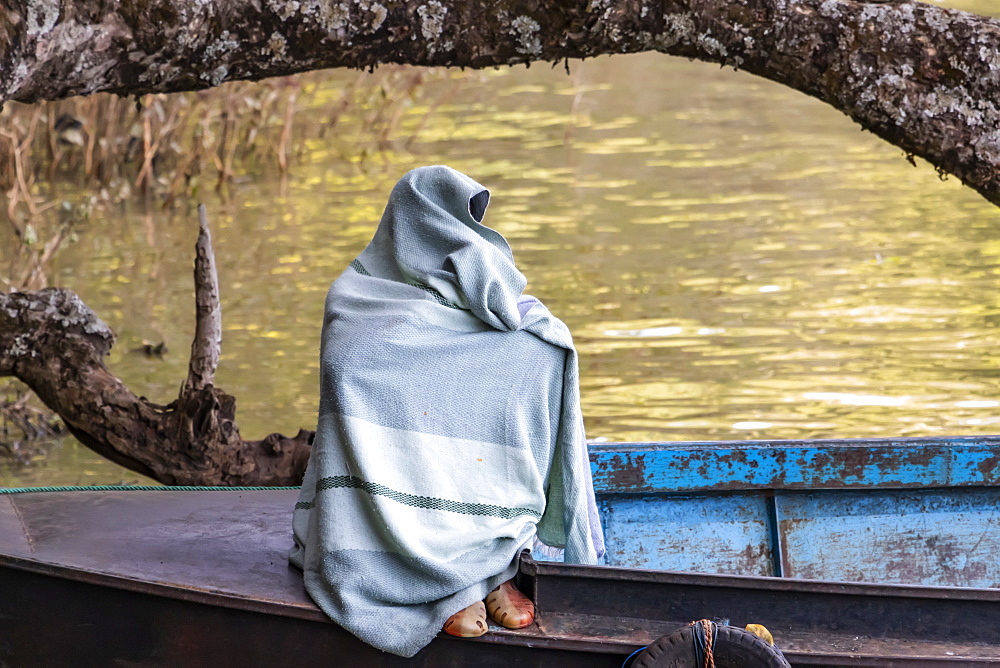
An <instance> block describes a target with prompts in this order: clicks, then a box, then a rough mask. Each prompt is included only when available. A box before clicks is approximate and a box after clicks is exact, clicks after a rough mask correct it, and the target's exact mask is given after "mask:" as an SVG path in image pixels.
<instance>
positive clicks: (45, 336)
mask: <svg viewBox="0 0 1000 668" xmlns="http://www.w3.org/2000/svg"><path fill="white" fill-rule="evenodd" d="M202 246H203V244H202V240H201V239H199V252H201V250H202ZM204 246H205V248H207V252H208V254H209V255H210V254H211V249H210V246H208V245H207V241H206V244H204ZM215 301H216V304H217V303H218V294H217V288H216V294H215ZM199 315H201V312H200V311H199ZM209 319H210V320H212V321H213V323H214V325H215V326H216V327H217V326H218V320H219V319H218V313H217V312H216V313H215V314H214V315H213V316H211V317H209ZM210 339H211V337H208V339H206V340H210ZM198 341H199V337H197V336H196V338H195V345H194V346H193V347H197V344H198ZM214 341H215V342H216V344H217V342H218V338H217V337H216V338H215V339H214ZM114 342H115V335H114V332H112V331H111V329H110V328H109V327H108V326H107V325H106V324H105V323H104V322H103V321H102V320H101V319H100V318H98V317H97V315H96V314H95V313H94V312H93V311H91V310H90V309H89V308H88V307H87V305H86V304H84V303H83V301H81V300H80V298H79V297H78V296H77V295H76V294H75V293H73V292H71V291H69V290H62V289H54V288H49V289H45V290H41V291H39V292H35V293H16V292H15V293H10V294H0V377H4V376H14V377H16V378H18V379H20V380H21V381H23V382H24V383H25V384H27V385H28V387H30V388H31V389H32V390H33V391H34V392H35V394H37V395H38V397H39V398H40V399H41V400H42V402H43V403H45V405H46V406H48V407H49V408H50V409H51V410H53V411H55V412H56V413H58V414H59V416H60V417H61V418H62V419H63V422H65V423H66V426H67V428H68V429H69V431H70V432H71V433H72V434H73V435H74V436H76V438H77V439H78V440H79V441H80V442H81V443H83V444H84V445H86V446H87V447H89V448H90V449H92V450H94V451H95V452H97V453H98V454H100V455H102V456H104V457H106V458H108V459H110V460H111V461H113V462H116V463H118V464H120V465H122V466H124V467H125V468H127V469H130V470H132V471H136V472H138V473H141V474H143V475H146V476H149V477H151V478H154V479H156V480H159V481H160V482H163V483H166V484H171V485H297V484H299V483H300V482H301V479H302V475H303V473H304V472H305V466H306V462H307V461H308V458H309V451H310V447H311V444H312V438H313V433H312V432H310V431H306V430H300V431H299V433H298V434H297V435H295V436H294V437H291V438H289V437H285V436H282V435H280V434H271V435H270V436H268V437H267V438H265V439H263V440H261V441H244V440H243V439H242V437H241V436H240V433H239V429H238V428H237V426H236V421H235V420H236V400H235V399H234V398H233V397H231V396H230V395H228V394H226V393H225V392H223V391H222V390H220V389H218V388H216V387H213V386H212V385H211V383H210V382H204V381H206V380H208V381H210V380H211V374H210V373H209V374H208V375H207V376H206V375H205V373H202V374H201V375H200V376H199V377H198V380H197V381H196V382H195V383H193V384H192V385H191V386H190V387H188V386H187V385H185V388H184V389H183V390H182V391H181V394H180V396H179V397H178V399H177V400H176V401H174V402H172V403H171V404H169V405H166V406H161V405H158V404H155V403H153V402H151V401H149V400H148V399H146V398H144V397H137V396H136V395H135V394H133V393H132V392H131V391H130V390H129V389H128V388H127V387H126V386H125V384H124V383H122V382H121V381H120V380H119V379H118V378H116V377H115V376H114V375H113V374H111V372H110V371H108V369H107V367H106V366H105V365H104V357H105V355H107V353H108V352H109V351H110V350H111V347H112V346H113V345H114ZM215 348H216V352H217V349H218V347H217V345H216V346H215ZM215 359H216V360H217V359H218V357H217V356H216V358H215ZM214 365H215V362H214V361H211V362H209V363H208V364H207V366H206V368H209V369H210V370H211V371H214Z"/></svg>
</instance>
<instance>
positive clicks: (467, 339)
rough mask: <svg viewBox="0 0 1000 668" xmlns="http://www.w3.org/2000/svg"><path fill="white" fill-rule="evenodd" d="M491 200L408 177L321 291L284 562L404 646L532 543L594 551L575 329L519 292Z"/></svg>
mask: <svg viewBox="0 0 1000 668" xmlns="http://www.w3.org/2000/svg"><path fill="white" fill-rule="evenodd" d="M488 202H489V192H488V191H487V190H486V189H485V188H483V187H482V186H481V185H479V184H478V183H476V182H475V181H473V180H472V179H470V178H468V177H467V176H465V175H463V174H460V173H459V172H456V171H455V170H453V169H450V168H448V167H442V166H436V167H423V168H420V169H415V170H413V171H411V172H409V173H408V174H406V175H405V176H404V177H403V178H402V179H400V181H399V182H398V183H397V184H396V186H395V188H393V191H392V194H391V195H390V197H389V202H388V205H387V206H386V209H385V213H384V214H383V216H382V221H381V223H380V224H379V227H378V230H377V231H376V233H375V236H374V238H373V239H372V241H371V243H370V244H369V245H368V247H367V248H365V250H364V251H363V252H362V253H361V255H359V256H358V257H357V259H355V260H354V261H353V262H352V263H351V266H350V268H348V269H347V270H346V271H345V272H344V273H343V274H342V275H341V276H340V278H338V279H337V281H336V282H335V283H334V284H333V286H332V287H331V288H330V292H329V295H328V296H327V300H326V316H325V320H324V323H323V340H322V349H321V371H320V383H321V386H320V387H321V389H320V407H319V425H318V428H317V430H316V439H315V442H314V444H313V448H312V455H311V458H310V461H309V466H308V469H307V471H306V475H305V480H304V482H303V485H302V493H301V495H300V498H299V502H298V503H297V504H296V507H295V516H294V520H293V529H294V536H295V546H294V548H293V549H292V552H291V554H290V560H291V562H292V563H293V564H294V565H296V566H298V567H300V568H302V569H303V571H304V577H305V586H306V589H307V590H308V592H309V594H310V596H311V597H312V598H313V600H314V601H315V602H316V604H317V605H318V606H319V607H320V608H322V609H323V610H324V611H325V612H326V613H327V614H328V615H329V616H330V617H331V618H332V619H333V620H334V621H336V622H337V623H338V624H340V625H341V626H343V627H344V628H346V629H347V630H348V631H350V632H351V633H353V634H355V635H356V636H358V637H359V638H361V639H362V640H364V641H365V642H367V643H369V644H371V645H374V646H375V647H378V648H380V649H383V650H385V651H388V652H393V653H395V654H399V655H402V656H413V655H414V654H415V653H416V652H417V651H419V650H420V648H421V647H423V646H424V645H426V644H427V643H428V642H430V641H431V640H432V639H433V638H434V636H435V635H436V634H437V633H438V631H439V630H440V628H441V625H442V624H443V623H444V621H445V620H446V619H447V618H448V617H449V616H450V615H451V614H453V613H455V612H457V611H459V610H461V609H462V608H465V607H466V606H468V605H470V604H472V603H474V602H475V601H477V600H481V599H483V598H484V597H485V596H486V594H487V593H489V592H490V590H492V589H493V588H494V587H496V586H497V585H498V584H500V583H501V582H503V581H505V580H507V579H509V578H511V577H512V576H513V574H514V572H515V569H516V565H517V556H518V553H519V552H520V551H521V550H522V549H523V548H526V547H528V548H530V547H531V546H532V545H533V543H535V544H537V543H536V539H537V540H538V541H540V542H541V543H543V544H545V545H547V546H553V547H558V548H565V559H566V561H569V562H576V563H584V564H593V563H597V562H598V560H599V559H600V558H601V556H602V555H603V552H604V541H603V536H602V534H601V528H600V522H599V519H598V516H597V510H596V506H595V503H594V492H593V486H592V482H591V477H590V463H589V460H588V457H587V446H586V442H585V440H584V433H583V419H582V416H581V413H580V393H579V380H578V371H577V357H576V351H575V350H574V348H573V341H572V338H571V337H570V333H569V330H568V329H567V328H566V326H565V325H564V324H563V323H562V322H561V321H560V320H558V319H557V318H556V317H555V316H553V315H552V314H551V313H549V311H548V309H546V308H545V306H543V305H542V303H541V302H539V301H538V300H537V299H535V298H533V297H530V296H527V295H522V294H521V292H522V290H523V289H524V287H525V284H526V281H525V278H524V276H523V275H522V274H521V273H520V272H519V271H518V270H517V268H516V267H515V266H514V261H513V257H512V254H511V251H510V246H508V245H507V242H506V240H505V239H504V238H503V237H502V236H500V235H499V234H498V233H497V232H495V231H493V230H491V229H489V228H487V227H485V226H483V225H482V224H481V221H482V219H483V215H484V213H485V211H486V206H487V204H488Z"/></svg>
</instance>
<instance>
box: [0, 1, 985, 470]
mask: <svg viewBox="0 0 1000 668" xmlns="http://www.w3.org/2000/svg"><path fill="white" fill-rule="evenodd" d="M953 4H954V5H955V6H957V3H953ZM962 6H963V7H966V8H968V9H973V10H977V11H982V12H986V11H988V10H989V9H990V8H991V7H992V2H980V3H976V2H967V3H962ZM571 70H572V73H571V74H570V75H569V76H567V75H566V73H565V71H564V70H563V69H562V68H559V69H550V68H549V67H547V66H537V65H536V66H535V67H532V68H531V69H530V70H525V69H524V68H521V69H518V70H514V71H503V72H488V73H485V74H483V73H474V74H464V75H460V74H455V75H454V76H452V77H450V78H445V79H442V80H439V81H436V82H434V83H431V84H429V85H431V86H434V87H437V89H436V90H434V91H433V92H434V95H431V96H427V99H432V100H434V104H436V105H438V106H437V108H436V109H434V110H433V113H431V114H429V115H428V112H429V111H430V110H429V108H428V107H426V106H425V107H419V106H415V107H413V108H411V109H410V110H409V111H408V112H407V115H406V116H405V117H404V118H403V120H402V123H401V126H400V129H399V131H398V133H397V135H398V136H397V137H396V141H395V142H394V144H393V146H391V147H389V149H388V150H387V152H386V153H385V154H382V155H378V156H374V157H369V158H367V159H366V160H365V161H364V162H363V163H362V165H363V166H362V167H360V168H359V167H358V161H357V157H356V156H351V155H345V154H343V152H340V151H338V150H336V149H335V148H334V147H332V146H329V145H324V144H323V143H321V142H312V143H311V144H310V145H309V146H308V147H307V150H306V153H305V154H304V155H303V156H302V158H301V160H300V162H299V164H298V165H297V166H296V167H295V169H294V171H293V174H292V175H291V178H290V179H289V180H288V181H287V182H285V183H282V182H281V181H280V180H279V179H277V178H274V179H271V178H254V179H251V180H248V181H246V182H244V183H242V184H240V185H239V186H237V187H236V188H235V189H234V190H233V191H232V192H231V193H230V194H229V197H228V198H227V199H226V200H222V199H220V198H219V197H217V196H215V195H211V196H208V197H207V199H206V202H207V204H208V205H209V208H210V212H211V218H212V219H213V224H214V226H215V232H214V233H215V240H216V250H217V255H218V262H219V273H220V279H221V287H222V294H223V321H224V327H225V334H224V342H223V353H224V354H223V359H222V364H221V367H220V369H219V372H218V377H217V381H218V384H219V385H220V386H221V387H223V388H224V389H226V390H227V391H228V392H230V393H231V394H233V395H235V396H236V397H237V398H238V407H239V408H238V413H237V418H238V422H239V425H240V427H241V431H242V433H243V434H244V436H247V437H254V438H256V437H261V436H263V435H265V434H266V433H268V432H270V431H283V432H286V433H287V432H293V433H294V431H296V430H297V429H298V428H299V427H311V426H312V425H313V424H314V421H315V406H316V403H317V398H318V397H317V350H318V336H319V327H320V323H321V318H322V307H323V297H324V294H325V292H326V290H327V287H328V285H329V283H330V282H331V281H332V280H333V279H334V278H335V277H336V276H337V274H338V273H339V272H340V271H341V270H342V268H343V267H344V266H345V265H346V264H347V262H349V261H350V259H351V258H352V257H353V256H354V255H356V254H357V253H358V252H359V251H360V250H361V248H362V247H363V246H364V245H365V243H366V242H367V241H368V239H369V238H370V235H371V233H372V231H373V229H374V225H375V223H376V222H377V220H378V217H379V215H380V213H381V209H382V206H383V205H384V202H385V198H386V196H387V195H388V192H389V190H390V188H391V187H392V184H393V183H394V182H395V180H396V179H397V178H398V177H399V176H400V175H401V174H402V173H403V172H405V171H406V170H408V169H410V168H412V167H414V166H417V165H422V164H428V163H447V164H450V165H452V166H454V167H456V168H457V169H460V170H462V171H464V172H466V173H468V174H470V175H472V176H473V177H474V178H476V179H477V180H479V181H480V182H482V183H484V184H485V185H487V186H488V187H489V188H490V189H491V191H492V193H493V200H492V203H491V205H490V209H489V211H488V212H487V218H486V222H487V223H489V224H491V225H493V226H495V227H496V228H497V229H499V230H500V231H501V232H502V233H503V234H505V235H506V236H507V238H508V239H509V240H510V242H511V245H512V246H513V248H514V252H515V258H516V260H517V261H518V263H519V264H520V265H521V267H522V269H523V271H524V272H525V274H526V275H527V276H528V277H529V281H530V283H529V287H528V291H529V292H532V293H533V294H536V295H537V296H539V297H541V298H542V299H543V300H544V301H545V302H546V303H547V304H548V305H549V307H550V308H551V309H552V310H553V311H554V312H555V313H556V314H557V315H559V316H561V317H562V318H563V319H564V320H565V321H566V322H567V323H568V324H569V325H570V327H571V328H572V330H573V332H574V334H575V337H576V341H577V345H578V347H579V349H580V353H581V365H582V376H583V403H584V412H585V415H586V419H587V429H588V434H589V436H590V437H591V438H594V439H608V440H628V441H650V440H655V441H670V440H682V439H683V440H692V439H697V440H719V439H742V438H807V437H834V438H836V437H856V436H893V435H907V436H916V435H940V434H988V433H997V432H998V431H1000V334H998V330H997V325H998V323H1000V297H998V291H997V287H998V275H1000V237H998V234H997V231H998V226H1000V220H998V210H997V209H996V208H995V207H992V206H991V205H989V204H988V203H986V202H985V201H984V200H982V199H981V198H980V197H979V196H977V195H976V194H975V193H973V192H972V191H971V190H968V189H964V188H962V187H961V186H960V185H959V184H958V183H957V182H956V181H955V180H954V179H950V180H947V181H944V182H942V181H940V180H939V179H938V177H937V176H936V174H935V172H934V170H933V169H932V168H930V167H928V166H927V165H926V164H919V163H918V166H917V167H916V168H914V167H912V166H910V164H908V163H907V161H906V160H905V159H904V158H903V156H902V155H901V152H900V151H899V150H898V149H895V148H893V147H891V146H889V145H887V144H885V143H884V142H882V141H880V140H878V139H877V138H875V137H873V136H872V135H870V134H867V133H863V132H860V131H859V129H858V127H857V126H855V125H854V124H853V123H851V122H850V121H849V120H847V119H846V118H845V117H843V116H842V115H840V114H839V113H837V112H835V111H833V110H831V109H829V108H827V107H825V106H824V105H822V104H820V103H819V102H816V101H814V100H812V99H810V98H807V97H805V96H803V95H800V94H798V93H795V92H793V91H790V90H787V89H784V88H782V87H781V86H778V85H775V84H772V83H770V82H767V81H764V80H761V79H757V78H754V77H752V76H749V75H746V74H743V73H736V72H732V71H729V70H720V69H718V68H717V67H714V66H711V65H706V64H700V63H689V62H687V61H683V60H678V59H674V58H668V57H663V56H658V55H642V56H627V57H615V58H600V59H597V60H593V61H588V62H586V63H583V64H580V63H575V64H572V65H571ZM341 76H345V75H340V74H338V73H332V74H331V90H336V87H337V85H338V84H337V82H338V81H340V79H338V77H341ZM352 76H353V75H352ZM344 80H346V76H345V79H344ZM316 120H317V121H318V119H316ZM302 122H309V112H308V110H307V111H304V112H303V115H302ZM342 131H344V132H349V131H351V128H350V127H345V128H343V129H342ZM196 227H197V224H196V215H195V213H194V211H193V209H187V210H183V209H182V210H177V211H174V212H154V213H143V212H141V211H138V210H133V209H130V208H124V209H122V210H120V211H116V212H112V213H109V214H108V215H107V216H103V217H102V218H101V219H99V220H94V221H92V222H91V224H90V226H89V227H88V229H87V230H85V231H84V233H83V235H82V237H81V240H80V241H79V242H78V243H77V244H75V245H73V246H71V247H69V248H68V249H67V250H66V251H65V252H64V253H63V254H62V255H61V256H60V258H59V260H58V267H57V274H56V280H55V282H57V283H58V284H60V285H63V286H66V287H71V288H73V289H74V290H76V291H78V292H79V293H80V294H81V296H82V297H83V298H84V300H85V301H86V302H87V303H88V304H89V305H90V306H91V307H92V308H94V309H95V310H96V311H97V312H98V314H100V315H101V317H102V318H104V319H105V320H106V321H107V322H108V324H109V325H111V326H112V327H113V328H114V329H115V330H116V331H117V332H118V334H119V342H118V345H117V347H116V349H115V351H113V353H112V355H111V357H110V358H109V366H110V367H111V369H112V370H113V371H114V372H115V373H117V374H118V375H119V376H120V377H121V378H122V379H123V380H124V381H125V382H126V383H127V384H128V385H129V386H130V387H132V388H133V389H134V391H136V393H138V394H142V395H144V396H147V397H149V398H150V399H153V400H155V401H159V402H163V403H167V402H169V401H170V400H171V399H172V398H173V397H174V396H175V395H176V392H177V389H178V387H179V385H180V383H181V382H182V380H183V378H184V376H185V373H186V364H187V352H188V347H189V345H190V337H191V334H192V332H193V326H194V325H193V310H194V308H193V303H192V293H191V278H190V265H191V258H192V247H193V244H194V239H195V236H196ZM143 340H151V341H160V340H164V341H166V343H167V345H168V346H169V347H170V351H169V352H168V353H167V355H166V356H165V357H164V358H163V359H155V358H147V357H145V356H143V355H141V354H137V353H134V352H131V351H132V349H134V348H136V347H138V346H139V345H141V343H142V341H143ZM136 480H137V476H135V475H134V474H131V473H129V472H127V471H123V470H122V469H119V468H117V467H115V466H114V465H112V464H110V463H107V462H105V461H103V460H101V459H100V458H98V457H97V456H96V455H93V454H91V453H89V451H87V450H85V449H83V448H82V447H80V446H78V445H77V444H75V442H73V441H71V440H67V441H66V442H64V443H61V444H60V445H58V446H57V447H56V448H55V449H54V450H53V451H52V453H51V455H50V457H49V458H47V459H46V460H43V461H41V462H39V463H38V464H37V465H35V466H32V467H30V468H20V469H13V470H3V469H0V485H29V484H57V483H58V484H65V483H84V484H91V483H110V482H119V481H136Z"/></svg>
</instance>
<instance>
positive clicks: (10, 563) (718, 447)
mask: <svg viewBox="0 0 1000 668" xmlns="http://www.w3.org/2000/svg"><path fill="white" fill-rule="evenodd" d="M591 459H592V462H593V471H594V480H595V488H596V490H597V493H598V499H599V505H600V507H601V512H602V519H603V522H604V525H605V530H606V536H607V542H608V548H609V553H608V565H607V566H603V567H584V566H574V565H565V564H560V563H547V562H543V561H536V560H534V559H532V558H531V557H530V556H525V557H524V558H523V559H522V562H521V568H520V572H519V575H518V579H519V584H520V586H521V587H522V588H523V589H524V590H525V591H527V592H529V593H530V595H531V596H532V597H533V598H534V600H535V602H536V605H537V609H538V620H537V623H536V624H535V625H533V626H531V627H529V628H527V629H524V630H521V631H507V630H500V629H495V630H493V631H492V632H491V633H488V634H487V635H485V636H483V637H482V638H478V639H473V640H462V639H456V638H451V637H447V636H441V637H439V638H438V639H437V640H435V641H434V642H432V643H431V644H430V645H429V646H428V647H427V648H425V649H424V650H422V651H421V652H420V653H419V654H418V655H417V656H416V657H415V658H414V659H412V660H404V659H400V658H399V657H395V656H391V655H386V654H383V653H380V652H378V651H376V650H374V649H372V648H370V647H368V646H366V645H364V644H362V643H361V642H359V641H357V640H356V639H354V638H353V636H350V635H349V634H347V633H346V632H344V631H343V630H342V629H340V628H339V627H337V626H336V625H334V624H332V623H330V622H329V621H328V620H327V619H326V618H325V617H324V616H323V614H322V613H321V612H320V611H319V610H318V609H317V608H316V607H315V606H314V605H313V604H312V603H311V602H310V600H309V599H308V597H307V596H306V594H305V592H304V590H303V587H302V581H301V576H300V574H299V573H298V572H297V571H296V570H294V569H293V568H290V567H289V566H288V565H287V563H286V559H285V556H286V554H287V551H288V547H289V544H290V536H289V517H290V515H291V509H292V506H293V505H294V503H295V497H296V492H295V491H294V490H268V491H246V490H235V491H177V490H173V489H166V490H164V491H155V492H153V491H151V492H142V491H122V490H105V491H64V492H31V493H12V494H0V666H17V667H22V666H60V665H128V666H133V665H177V666H203V665H204V666H213V668H217V667H218V666H228V665H240V666H283V665H296V666H298V665H311V664H315V663H316V662H318V661H322V662H323V663H324V665H344V666H396V665H422V666H494V665H496V666H501V665H502V666H510V665H518V666H521V665H524V666H534V665H537V666H542V665H545V666H550V665H568V666H620V665H621V664H622V661H623V659H624V658H625V657H626V656H627V655H629V654H630V653H631V652H633V651H634V650H636V649H637V648H640V647H642V646H644V645H646V644H648V643H650V642H651V641H653V640H655V639H656V638H657V637H659V636H661V635H664V634H667V633H670V632H672V631H674V630H676V629H677V628H679V627H681V626H682V625H684V624H686V623H687V622H689V621H691V620H694V619H700V618H717V619H729V620H731V622H732V623H733V624H734V625H739V626H743V625H745V624H747V623H750V622H756V623H760V624H763V625H765V626H766V627H768V628H769V629H770V630H771V631H772V632H773V634H774V637H775V640H776V642H777V644H778V646H779V647H780V648H781V650H782V651H783V652H784V654H785V656H786V658H787V659H788V660H789V661H790V662H791V663H792V664H793V665H800V664H801V665H809V664H812V665H836V666H847V665H851V666H895V665H927V666H932V665H941V666H943V665H951V664H954V663H965V664H968V665H987V664H1000V559H998V558H997V555H1000V438H992V437H991V438H948V439H877V440H838V441H780V442H732V443H725V442H723V443H652V444H604V445H594V446H592V448H591Z"/></svg>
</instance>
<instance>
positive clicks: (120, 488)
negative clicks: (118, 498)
mask: <svg viewBox="0 0 1000 668" xmlns="http://www.w3.org/2000/svg"><path fill="white" fill-rule="evenodd" d="M275 489H286V490H287V489H299V488H298V487H195V486H192V485H177V486H170V485H91V486H86V485H68V486H64V487H0V494H30V493H32V492H262V491H266V490H275Z"/></svg>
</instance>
